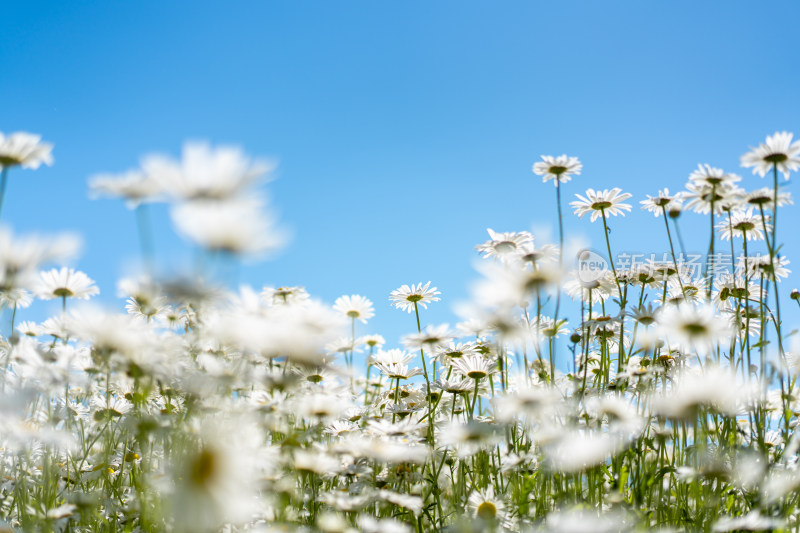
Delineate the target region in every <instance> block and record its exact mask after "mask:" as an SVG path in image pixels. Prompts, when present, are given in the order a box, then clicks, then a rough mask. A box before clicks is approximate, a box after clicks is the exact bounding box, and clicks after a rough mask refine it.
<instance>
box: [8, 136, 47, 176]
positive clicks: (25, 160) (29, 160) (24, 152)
mask: <svg viewBox="0 0 800 533" xmlns="http://www.w3.org/2000/svg"><path fill="white" fill-rule="evenodd" d="M41 140H42V137H41V135H34V134H32V133H26V132H24V131H18V132H15V133H12V134H10V135H8V136H6V135H3V134H2V133H0V166H2V167H3V169H6V168H9V167H13V166H17V165H20V166H21V167H22V168H30V169H34V170H35V169H37V168H39V167H40V166H41V164H42V163H44V164H45V165H47V166H50V165H52V164H53V156H52V155H51V154H50V152H51V151H52V150H53V145H52V144H49V143H43V142H40V141H41Z"/></svg>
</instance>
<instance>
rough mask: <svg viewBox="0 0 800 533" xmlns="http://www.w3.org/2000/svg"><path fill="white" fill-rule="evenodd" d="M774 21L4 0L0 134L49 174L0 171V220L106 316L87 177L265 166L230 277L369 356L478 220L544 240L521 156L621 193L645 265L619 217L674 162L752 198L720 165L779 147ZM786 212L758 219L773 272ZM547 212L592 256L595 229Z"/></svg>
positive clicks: (632, 9) (702, 234) (460, 265)
mask: <svg viewBox="0 0 800 533" xmlns="http://www.w3.org/2000/svg"><path fill="white" fill-rule="evenodd" d="M798 16H800V4H798V3H797V2H789V1H786V2H769V1H765V2H760V3H753V2H744V1H725V2H706V3H700V2H688V1H687V2H643V1H628V2H590V1H586V2H571V1H558V2H555V1H553V2H547V3H545V2H533V1H503V2H488V1H486V2H474V1H463V0H461V1H442V0H437V1H435V2H431V1H406V2H378V1H374V0H373V1H347V2H344V1H343V2H332V1H324V2H323V1H319V2H308V1H292V2H289V1H285V2H271V1H251V2H231V3H226V4H223V3H219V2H213V3H212V2H203V1H196V0H195V1H191V2H188V1H170V2H149V1H138V2H56V1H49V2H42V1H35V0H29V1H26V2H12V3H9V4H7V5H5V6H4V10H3V31H2V32H0V61H1V62H2V83H0V101H2V102H3V105H2V109H3V113H2V115H3V120H2V123H0V130H2V131H4V132H11V131H16V130H25V131H31V132H36V133H41V134H42V135H43V136H44V138H45V140H47V141H50V142H53V143H54V144H55V150H54V156H55V165H54V166H53V167H52V168H43V169H40V170H38V171H22V170H18V169H17V170H14V171H13V172H12V173H11V176H10V179H11V181H10V184H9V187H8V196H7V203H6V205H5V207H4V211H3V221H4V222H6V223H9V222H10V223H11V224H12V225H13V227H14V228H15V230H17V231H20V232H34V231H35V232H45V233H47V232H53V231H55V230H58V229H64V228H66V229H71V230H75V231H78V232H80V233H81V234H82V235H83V236H84V240H85V243H86V244H85V248H84V251H83V255H82V257H81V258H80V260H79V261H78V262H77V263H76V264H75V265H76V266H78V267H79V268H81V269H83V270H85V271H86V272H87V273H88V274H89V275H90V276H91V277H93V278H94V279H96V280H97V282H98V284H99V286H100V288H101V291H102V293H103V295H102V298H103V299H104V300H105V301H107V302H109V303H116V300H115V299H114V296H115V280H116V279H117V277H118V276H120V275H122V274H125V273H127V272H129V271H130V268H131V267H130V265H131V264H136V261H137V260H138V259H137V250H138V248H137V241H136V232H135V231H136V230H135V224H134V218H133V215H132V213H131V212H129V211H127V210H126V209H125V208H124V206H123V205H122V203H121V202H119V201H113V200H89V199H88V196H87V187H86V180H87V178H88V177H89V176H91V175H93V174H96V173H98V172H117V171H123V170H126V169H128V168H130V167H134V166H136V164H137V161H138V159H139V157H140V156H141V155H143V154H145V153H149V152H153V151H158V152H167V153H171V154H174V155H177V154H178V153H179V151H180V147H181V144H182V143H183V141H184V140H187V139H208V140H210V141H212V142H213V143H235V144H239V145H241V146H243V147H244V149H245V150H246V151H247V152H248V153H249V154H252V155H261V156H273V157H276V158H277V159H279V161H280V166H279V169H278V171H277V173H276V178H277V179H276V180H275V181H273V182H272V183H271V184H269V186H268V190H269V191H270V194H271V196H272V200H273V203H274V205H275V206H276V207H277V208H278V209H279V211H280V213H281V214H280V218H281V220H282V222H283V223H284V225H285V226H286V227H288V228H290V229H291V230H292V232H293V233H294V238H293V240H292V242H291V244H290V246H289V247H288V248H286V250H285V251H284V252H282V253H281V254H280V255H279V256H278V257H276V258H275V259H273V260H271V261H269V262H264V263H260V264H253V265H247V266H245V267H244V268H243V269H242V271H241V273H240V277H241V280H243V281H247V282H250V283H252V284H254V285H257V286H260V285H265V284H268V285H305V286H306V287H307V288H308V290H309V291H310V292H311V293H312V294H314V295H317V296H319V297H322V298H323V299H325V300H327V301H329V302H332V301H333V300H334V299H335V298H336V297H337V296H339V295H341V294H350V293H360V294H363V295H365V296H367V297H369V298H371V299H372V300H373V301H374V302H375V306H376V312H377V316H376V317H375V319H373V321H372V323H371V324H370V327H369V328H361V332H367V331H369V332H381V333H384V334H385V336H386V337H387V338H388V339H389V340H390V341H392V340H394V339H395V338H396V337H397V336H398V335H399V334H400V333H402V332H405V331H408V330H411V329H412V327H413V321H412V319H411V317H408V316H407V315H405V314H403V313H401V312H399V311H395V310H392V309H391V308H390V307H389V303H388V294H389V292H390V291H391V290H392V289H394V288H396V287H398V286H399V285H401V284H403V283H412V282H417V281H427V280H432V281H433V283H434V284H435V285H437V286H438V287H439V288H440V289H441V290H442V292H443V297H444V299H443V302H442V303H440V304H438V305H435V306H434V307H432V308H431V311H430V313H428V314H427V315H426V318H427V319H428V320H429V321H431V322H443V321H447V322H450V323H454V322H455V319H454V318H453V316H452V315H451V312H450V309H451V306H452V304H453V303H455V302H457V301H459V300H462V299H464V298H465V296H466V295H467V286H468V284H469V281H470V280H471V279H474V278H475V276H476V274H475V272H474V270H473V261H474V260H475V258H476V253H475V251H474V249H473V248H474V246H475V244H477V243H479V242H481V241H483V240H485V239H486V232H485V229H486V228H487V227H492V228H494V229H496V230H498V231H512V230H525V229H531V228H533V227H535V228H537V232H536V234H537V237H539V238H538V242H540V243H541V242H543V241H544V240H545V237H546V233H547V231H548V229H549V228H552V227H553V224H554V223H555V206H554V202H553V200H554V191H553V187H552V185H550V184H547V185H545V184H542V183H541V179H540V178H538V177H536V176H534V175H533V174H532V173H531V165H532V164H533V163H534V162H535V161H537V160H538V158H539V155H540V154H554V155H557V154H561V153H568V154H570V155H575V156H578V157H579V158H580V159H581V160H582V162H583V163H584V172H583V175H582V176H580V177H579V178H577V179H575V180H573V181H572V182H571V183H569V184H568V186H567V187H566V188H565V201H569V200H570V199H572V195H573V194H574V193H583V192H584V190H585V189H586V188H588V187H593V188H610V187H615V186H619V187H622V188H624V189H625V190H626V191H628V192H631V193H633V194H634V200H635V201H636V204H637V207H636V208H635V209H634V213H633V214H632V215H629V216H628V217H626V218H625V219H619V220H614V221H613V233H612V235H613V239H614V241H615V243H617V244H616V246H615V247H616V248H618V249H627V250H632V251H635V250H641V251H643V252H662V251H666V250H667V246H666V241H665V238H664V233H663V226H662V224H661V220H657V219H654V218H653V217H652V216H651V215H648V214H645V213H644V212H639V211H638V200H640V199H643V198H644V195H645V194H648V193H649V194H655V192H656V191H657V190H658V189H659V188H662V187H665V186H668V187H670V189H673V190H677V189H680V188H681V187H682V186H683V184H684V183H685V181H686V178H687V176H688V175H689V173H690V172H691V171H692V170H693V169H694V168H696V166H697V164H698V163H709V164H712V165H714V166H720V167H722V168H724V169H726V170H730V171H735V172H740V173H741V174H742V175H743V176H744V178H745V179H744V182H743V185H744V186H745V187H746V188H748V189H752V188H754V187H757V186H763V185H767V184H768V182H767V181H764V182H762V181H761V179H760V178H757V177H753V176H752V175H751V174H750V172H749V171H745V170H744V169H739V165H738V161H739V156H740V155H741V154H743V153H744V152H746V151H747V150H748V147H749V146H751V145H755V144H757V143H759V142H761V141H763V139H764V138H765V137H766V135H768V134H772V133H773V132H775V131H777V130H784V129H786V130H789V131H795V132H800V128H798V124H800V122H799V121H798V119H799V118H800V106H799V105H798V94H800V93H798V77H800V68H798V67H800V65H798V55H797V50H798V33H797V31H796V21H797V20H798ZM788 190H793V187H791V186H790V187H789V188H788ZM796 211H797V208H794V209H787V210H786V211H785V212H786V213H787V214H786V215H784V216H783V219H782V220H781V227H782V228H783V229H782V234H783V240H784V241H786V242H787V246H786V248H785V252H786V253H787V254H788V255H789V256H790V258H791V257H792V255H793V253H794V251H795V248H796V244H797V241H796V239H794V238H793V235H794V234H793V233H792V231H790V228H792V227H794V228H796V227H797V225H798V216H797V214H796ZM568 212H569V211H568ZM790 213H791V214H790ZM566 218H567V221H566V224H567V226H566V227H567V231H568V233H569V234H572V235H583V236H584V237H585V238H587V239H590V240H592V241H594V242H595V247H596V248H598V247H599V245H602V241H601V240H600V239H602V229H601V226H600V225H599V224H590V223H589V221H588V219H583V220H579V219H577V218H575V217H573V216H572V215H571V214H570V215H568V216H567V217H566ZM706 224H707V221H706V219H704V218H700V217H699V216H696V215H687V216H686V217H685V219H684V221H683V228H684V232H685V233H686V236H687V240H688V241H689V242H687V245H688V248H690V249H693V250H702V249H703V248H704V247H705V246H706V242H707V241H706V239H707V229H706V227H707V226H706ZM156 228H157V231H158V235H157V241H156V248H157V252H158V254H159V256H160V260H161V261H162V263H163V264H165V265H166V264H178V263H179V262H180V261H181V258H182V257H188V255H189V249H188V248H187V247H186V246H185V244H183V243H182V242H181V241H180V240H179V239H178V238H176V237H175V236H174V235H173V234H172V231H171V229H170V226H169V221H168V217H167V216H166V211H165V210H164V209H160V210H157V212H156ZM600 249H602V248H600ZM794 266H796V265H794ZM793 282H794V280H793V279H792V280H790V281H789V284H788V285H787V284H784V287H788V286H790V285H791V284H792V283H793ZM573 318H574V317H573Z"/></svg>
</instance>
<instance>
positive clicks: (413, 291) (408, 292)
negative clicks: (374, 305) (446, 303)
mask: <svg viewBox="0 0 800 533" xmlns="http://www.w3.org/2000/svg"><path fill="white" fill-rule="evenodd" d="M440 294H441V292H439V291H438V290H437V289H436V287H433V288H431V282H430V281H429V282H428V283H426V284H425V285H423V284H422V283H418V284H417V285H414V284H412V285H411V286H408V285H403V286H402V287H400V288H399V289H395V290H393V291H392V292H391V294H389V300H391V302H392V305H393V306H395V307H396V308H398V309H401V310H403V311H408V312H409V313H410V312H412V311H413V310H414V307H416V306H417V305H421V306H422V307H424V308H425V309H427V308H428V303H430V302H438V301H439V295H440Z"/></svg>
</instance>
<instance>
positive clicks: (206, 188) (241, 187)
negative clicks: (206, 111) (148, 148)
mask: <svg viewBox="0 0 800 533" xmlns="http://www.w3.org/2000/svg"><path fill="white" fill-rule="evenodd" d="M273 168H274V164H272V163H269V162H267V161H251V160H250V158H248V157H247V156H246V155H245V154H244V153H243V152H242V150H241V149H240V148H238V147H232V146H218V147H216V148H212V147H211V145H209V144H208V143H206V142H190V143H186V144H185V145H184V146H183V154H182V159H181V160H180V161H175V160H173V159H172V158H170V157H167V156H162V155H149V156H145V157H144V158H143V159H142V171H143V173H144V174H145V175H146V176H147V177H148V178H150V179H152V180H154V181H155V182H156V183H157V184H158V185H159V186H160V187H161V188H162V189H163V190H164V191H165V192H166V193H167V194H169V195H170V196H172V197H173V198H175V199H176V200H227V199H231V198H234V197H241V196H243V193H244V192H246V191H247V190H248V189H249V188H250V186H251V185H253V184H254V183H255V182H257V181H258V180H259V179H261V178H262V177H263V176H264V175H266V174H267V173H268V172H270V171H271V170H272V169H273Z"/></svg>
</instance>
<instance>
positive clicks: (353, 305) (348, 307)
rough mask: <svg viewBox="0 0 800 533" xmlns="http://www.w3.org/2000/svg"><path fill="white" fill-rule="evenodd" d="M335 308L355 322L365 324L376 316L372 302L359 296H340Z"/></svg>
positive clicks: (334, 305)
mask: <svg viewBox="0 0 800 533" xmlns="http://www.w3.org/2000/svg"><path fill="white" fill-rule="evenodd" d="M333 308H334V309H335V310H336V311H339V312H340V313H342V314H343V315H346V316H347V317H348V318H351V319H353V320H355V319H358V320H360V321H361V322H362V323H363V324H366V323H367V320H369V319H370V318H372V317H373V316H375V310H374V309H373V307H372V302H371V301H369V300H368V299H367V298H364V297H363V296H360V295H358V294H353V295H351V296H340V297H339V298H337V299H336V302H334V304H333Z"/></svg>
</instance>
